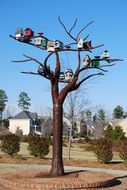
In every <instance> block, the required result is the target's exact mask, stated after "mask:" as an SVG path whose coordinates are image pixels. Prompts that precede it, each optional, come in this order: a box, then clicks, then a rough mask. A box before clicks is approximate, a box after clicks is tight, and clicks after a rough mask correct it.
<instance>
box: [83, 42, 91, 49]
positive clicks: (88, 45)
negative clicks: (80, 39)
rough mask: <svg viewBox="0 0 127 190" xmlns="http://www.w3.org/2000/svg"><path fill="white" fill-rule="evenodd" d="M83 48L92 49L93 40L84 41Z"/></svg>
mask: <svg viewBox="0 0 127 190" xmlns="http://www.w3.org/2000/svg"><path fill="white" fill-rule="evenodd" d="M83 48H84V49H91V48H92V45H91V41H89V42H84V43H83Z"/></svg>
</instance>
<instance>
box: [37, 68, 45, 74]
mask: <svg viewBox="0 0 127 190" xmlns="http://www.w3.org/2000/svg"><path fill="white" fill-rule="evenodd" d="M38 73H39V74H40V75H44V68H43V67H41V66H39V68H38Z"/></svg>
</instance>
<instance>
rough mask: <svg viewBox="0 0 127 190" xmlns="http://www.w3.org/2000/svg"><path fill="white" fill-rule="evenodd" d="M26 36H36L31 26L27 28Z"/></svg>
mask: <svg viewBox="0 0 127 190" xmlns="http://www.w3.org/2000/svg"><path fill="white" fill-rule="evenodd" d="M25 36H26V37H28V38H31V37H33V36H34V32H33V31H32V30H31V29H30V28H26V29H25Z"/></svg>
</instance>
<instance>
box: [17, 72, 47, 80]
mask: <svg viewBox="0 0 127 190" xmlns="http://www.w3.org/2000/svg"><path fill="white" fill-rule="evenodd" d="M21 73H23V74H28V75H40V76H43V77H44V78H46V79H48V80H49V78H48V77H47V76H45V75H41V74H39V73H34V72H27V71H22V72H21Z"/></svg>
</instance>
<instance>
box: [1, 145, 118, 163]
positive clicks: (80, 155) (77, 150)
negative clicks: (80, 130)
mask: <svg viewBox="0 0 127 190" xmlns="http://www.w3.org/2000/svg"><path fill="white" fill-rule="evenodd" d="M27 146H28V144H27V143H21V146H20V151H19V152H18V154H19V155H22V157H30V156H31V155H30V154H29V151H28V150H27ZM85 146H87V144H86V145H84V144H81V143H72V144H71V152H70V156H71V158H72V159H74V160H79V159H81V160H96V157H95V155H94V153H93V152H92V151H86V150H85ZM67 151H68V148H67V146H66V147H65V146H64V147H63V158H67ZM113 154H114V156H113V160H120V158H119V154H118V153H117V152H114V153H113ZM0 156H4V153H3V152H1V151H0ZM46 157H47V158H51V157H52V147H50V152H49V154H48V155H47V156H46Z"/></svg>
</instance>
